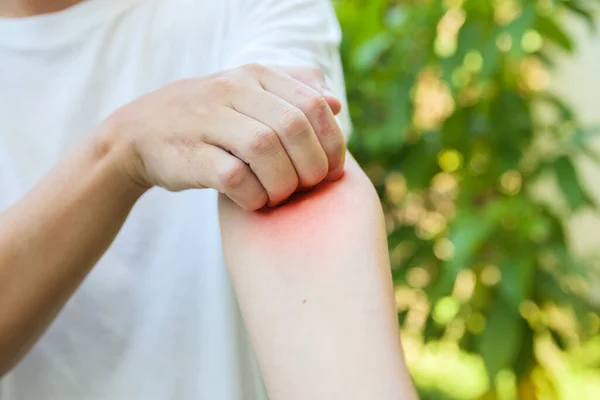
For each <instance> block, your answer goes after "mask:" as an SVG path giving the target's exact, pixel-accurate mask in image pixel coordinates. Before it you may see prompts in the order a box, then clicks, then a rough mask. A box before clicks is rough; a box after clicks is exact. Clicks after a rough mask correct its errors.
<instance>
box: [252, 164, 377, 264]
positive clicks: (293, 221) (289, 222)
mask: <svg viewBox="0 0 600 400" xmlns="http://www.w3.org/2000/svg"><path fill="white" fill-rule="evenodd" d="M365 179H366V177H365V176H364V174H362V171H360V170H358V171H357V170H352V169H350V170H348V169H347V170H346V172H345V174H344V175H343V176H342V178H340V179H339V180H337V181H333V182H322V183H321V184H319V185H318V186H317V187H315V188H314V189H313V190H311V191H309V192H306V193H296V194H294V195H293V196H292V197H291V198H290V199H289V200H288V201H287V202H285V203H284V204H281V205H279V206H277V207H274V208H265V209H262V210H260V211H256V212H254V213H251V214H252V215H249V216H248V220H247V223H248V224H247V225H246V227H245V229H247V231H246V232H245V237H246V238H247V240H250V241H254V240H258V241H260V242H262V243H264V245H265V246H285V247H288V248H290V247H292V248H295V249H297V250H298V251H302V252H305V253H306V252H311V251H315V252H319V251H320V250H321V249H323V250H326V249H328V248H330V246H336V247H339V246H341V245H342V243H340V242H341V241H346V240H347V236H348V235H349V234H351V232H349V230H351V229H356V228H353V227H355V226H356V224H355V223H353V222H354V221H352V220H351V219H352V218H353V216H354V217H355V216H356V213H357V212H358V213H360V212H361V210H365V209H369V208H368V206H367V204H365V202H366V201H369V200H372V193H368V192H367V193H365V191H366V190H372V187H371V186H370V183H368V184H367V186H366V187H365V182H361V180H365ZM289 250H290V254H293V253H295V250H294V249H289ZM315 255H317V254H315Z"/></svg>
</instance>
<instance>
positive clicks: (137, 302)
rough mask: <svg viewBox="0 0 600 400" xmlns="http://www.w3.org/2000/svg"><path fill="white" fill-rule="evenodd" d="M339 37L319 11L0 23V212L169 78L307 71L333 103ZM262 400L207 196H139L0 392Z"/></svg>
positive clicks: (123, 3) (93, 0)
mask: <svg viewBox="0 0 600 400" xmlns="http://www.w3.org/2000/svg"><path fill="white" fill-rule="evenodd" d="M339 36H340V34H339V28H338V26H337V22H336V20H335V15H334V13H333V11H332V7H331V5H330V4H329V3H328V1H327V0H87V1H84V2H82V3H80V4H78V5H76V6H74V7H71V8H69V9H67V10H64V11H61V12H58V13H53V14H46V15H41V16H35V17H29V18H21V19H6V18H5V19H2V18H0V211H1V210H4V209H6V208H7V207H8V206H9V205H11V204H12V203H14V202H15V201H18V199H19V198H20V197H21V196H22V195H23V194H24V193H25V192H26V191H27V190H28V189H29V188H31V186H32V185H33V184H34V183H35V182H36V181H37V180H39V179H40V178H41V177H42V176H43V175H44V174H45V173H46V172H47V171H48V169H49V168H50V167H51V166H52V165H53V164H55V163H56V162H57V160H58V159H59V158H60V157H61V155H62V154H64V153H65V151H66V150H67V149H68V148H69V147H71V146H72V145H73V144H74V143H75V142H76V141H78V140H79V138H80V137H81V136H82V135H84V134H85V133H86V132H88V131H89V130H90V129H92V128H93V127H94V126H96V125H97V124H98V123H99V122H100V121H101V120H102V119H104V118H105V117H106V116H107V115H109V114H110V113H111V112H112V111H114V110H115V109H116V108H118V107H119V106H121V105H123V104H126V103H128V102H130V101H132V100H133V99H135V98H137V97H139V96H140V95H141V94H143V93H145V92H148V91H150V90H154V89H157V88H159V87H161V86H163V85H165V84H166V83H169V82H171V81H173V80H176V79H179V78H186V77H193V76H201V75H206V74H209V73H213V72H216V71H218V70H222V69H227V68H230V67H234V66H238V65H242V64H244V63H249V62H259V63H265V64H286V65H311V66H320V67H322V68H323V69H324V70H325V71H326V72H327V74H328V77H329V81H330V85H332V87H333V89H334V91H337V93H338V94H340V95H343V83H342V73H341V68H340V65H339V59H338V55H337V45H338V41H339V39H340V37H339ZM341 121H342V123H346V121H347V119H344V118H343V119H342V120H341ZM345 130H346V131H347V125H346V127H345ZM90 229H93V227H90ZM262 398H264V394H263V390H262V385H261V381H260V376H259V374H258V372H257V370H256V368H255V363H254V359H253V356H252V354H251V349H250V347H249V345H248V343H247V341H246V336H245V333H244V331H243V327H242V324H241V320H240V318H239V313H238V311H237V304H236V300H235V298H234V297H233V294H232V291H231V289H230V286H229V281H228V277H227V274H226V271H225V269H224V265H223V259H222V250H221V244H220V237H219V226H218V218H217V206H216V193H215V192H214V191H211V190H203V191H187V192H182V193H177V194H173V193H168V192H166V191H164V190H161V189H153V190H151V191H150V192H149V193H147V194H146V195H145V196H144V197H143V198H142V199H141V200H140V201H139V202H138V204H137V205H136V206H135V208H134V210H133V212H132V213H131V215H130V217H129V219H128V220H127V222H126V224H125V226H124V228H123V229H122V231H121V232H120V233H119V235H118V237H117V239H116V241H115V242H114V244H113V245H112V246H111V248H110V249H109V251H108V252H107V253H106V254H105V256H104V257H103V258H102V259H101V261H100V262H99V263H98V265H97V266H96V267H95V268H94V269H93V271H92V272H91V274H90V275H89V276H88V278H87V279H86V280H85V282H84V283H83V285H82V286H81V287H80V288H79V290H78V291H77V292H76V293H75V295H74V296H73V297H72V298H71V300H70V301H69V302H68V304H67V305H66V307H65V308H64V310H63V311H62V312H61V313H60V315H59V316H58V318H57V319H56V320H55V321H54V322H53V324H52V325H51V326H50V328H49V329H48V331H47V332H46V333H45V334H44V335H43V337H42V338H41V340H40V341H39V342H38V343H37V344H36V345H35V346H34V348H33V349H32V350H31V352H30V353H29V354H28V355H27V356H26V358H25V359H24V360H23V361H22V362H21V363H20V364H19V365H18V366H17V367H16V368H15V369H14V370H13V371H12V372H11V373H10V374H8V375H7V376H6V377H5V378H4V379H3V380H2V381H0V400H82V399H83V400H87V399H90V400H98V399H109V400H137V399H140V400H141V399H144V400H148V399H150V400H152V399H161V400H167V399H177V400H187V399H207V400H208V399H210V400H238V399H240V400H241V399H244V400H255V399H262Z"/></svg>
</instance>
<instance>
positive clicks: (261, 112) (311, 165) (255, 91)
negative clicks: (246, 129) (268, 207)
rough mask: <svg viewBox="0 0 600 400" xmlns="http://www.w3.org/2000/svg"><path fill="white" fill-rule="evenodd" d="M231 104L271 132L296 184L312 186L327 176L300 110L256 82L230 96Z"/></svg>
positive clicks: (321, 154) (322, 157)
mask: <svg viewBox="0 0 600 400" xmlns="http://www.w3.org/2000/svg"><path fill="white" fill-rule="evenodd" d="M232 106H233V108H234V109H235V110H236V111H238V112H239V113H241V114H244V115H245V116H247V117H249V118H251V119H253V120H257V121H260V122H261V123H262V125H264V126H266V127H269V128H270V130H271V132H274V133H275V135H276V137H278V138H279V141H280V143H281V145H282V150H284V151H285V153H287V156H288V157H289V159H290V160H291V163H292V165H293V167H294V169H295V171H296V174H297V178H298V180H297V182H296V185H297V187H300V188H309V187H313V186H315V185H317V184H318V183H319V182H321V181H322V180H323V179H324V178H325V177H326V176H327V173H328V160H327V155H326V153H325V151H324V150H323V148H322V145H321V144H320V143H319V140H318V138H317V135H316V134H315V132H314V129H313V127H312V125H311V123H310V121H309V119H308V118H307V116H306V115H305V114H304V112H302V110H300V109H298V108H297V107H295V106H294V105H292V104H290V103H288V102H287V101H285V100H284V99H282V98H280V97H278V96H276V95H275V94H273V93H270V92H268V91H266V90H264V89H262V88H261V87H260V86H258V85H256V86H254V87H249V88H247V89H246V90H242V91H240V92H239V93H238V95H237V96H235V97H233V101H232ZM325 106H326V107H327V105H325ZM254 129H256V128H254ZM251 139H252V138H251ZM254 140H256V139H254ZM247 145H248V144H246V146H247ZM250 165H252V161H250ZM258 176H259V178H260V176H261V175H260V174H258ZM265 188H266V189H267V191H269V188H268V187H267V186H265ZM294 189H295V188H294ZM270 196H271V192H269V197H270ZM270 198H271V197H270Z"/></svg>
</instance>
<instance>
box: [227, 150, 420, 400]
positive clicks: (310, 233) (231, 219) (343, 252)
mask: <svg viewBox="0 0 600 400" xmlns="http://www.w3.org/2000/svg"><path fill="white" fill-rule="evenodd" d="M220 218H221V226H222V234H223V243H224V249H225V256H226V259H227V263H228V266H229V269H230V273H231V276H232V280H233V283H234V287H235V290H236V292H237V295H238V298H239V301H240V306H241V308H242V313H243V316H244V319H245V323H246V325H247V327H248V330H249V333H250V337H251V341H252V344H253V346H254V349H255V352H256V354H257V358H258V362H259V366H260V368H261V371H262V374H263V377H264V379H265V383H266V386H267V390H268V393H269V398H270V399H271V400H306V399H311V400H320V399H323V400H325V399H348V400H352V399H357V400H358V399H361V400H363V399H378V400H387V399H390V400H392V399H394V400H397V399H415V398H416V394H415V393H414V389H413V386H412V383H411V381H410V378H409V376H408V373H407V370H406V368H405V365H404V361H403V355H402V350H401V346H400V339H399V334H398V326H397V319H396V312H395V305H394V302H393V293H392V286H391V278H390V273H389V260H388V255H387V246H386V238H385V230H384V223H383V218H382V212H381V207H380V204H379V200H378V199H377V195H376V193H375V191H374V189H373V187H372V186H371V183H370V182H369V180H368V178H367V177H366V176H365V175H364V173H363V172H362V171H361V169H360V167H359V166H358V165H357V164H356V162H355V161H354V160H349V161H348V162H347V169H346V174H345V175H344V177H343V178H342V179H341V180H340V181H337V182H333V183H325V184H322V186H320V187H319V188H318V189H317V190H315V191H314V192H311V193H308V194H305V195H301V196H299V197H298V198H296V199H295V200H293V201H292V202H290V203H288V204H285V205H283V206H281V207H279V208H276V209H273V210H270V211H268V212H255V213H249V212H246V211H243V210H242V209H240V208H239V207H237V206H236V205H234V203H232V202H231V201H230V200H228V199H226V198H224V197H223V198H221V202H220Z"/></svg>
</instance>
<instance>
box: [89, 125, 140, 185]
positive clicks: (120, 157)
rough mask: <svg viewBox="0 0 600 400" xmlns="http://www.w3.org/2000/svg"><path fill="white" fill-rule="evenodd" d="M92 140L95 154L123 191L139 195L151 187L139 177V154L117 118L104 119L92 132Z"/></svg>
mask: <svg viewBox="0 0 600 400" xmlns="http://www.w3.org/2000/svg"><path fill="white" fill-rule="evenodd" d="M92 141H93V148H94V153H95V156H96V157H97V158H98V160H99V161H100V162H101V163H103V165H104V167H105V170H106V171H107V173H108V174H109V175H111V178H112V179H113V180H114V182H115V183H116V184H117V185H118V186H119V187H121V188H122V190H123V191H124V192H126V193H130V194H134V195H135V194H138V196H141V195H142V194H143V193H144V192H145V191H147V190H148V189H149V188H150V187H151V185H148V184H146V182H145V181H144V180H143V179H141V177H140V173H139V171H140V166H139V164H140V163H141V162H140V159H139V156H138V155H137V153H136V151H135V149H134V148H133V145H132V141H131V140H130V139H128V135H127V134H126V132H125V129H124V124H123V123H122V122H119V120H118V118H113V117H110V118H108V119H107V120H105V121H104V122H103V123H102V124H101V125H100V126H99V127H98V129H97V130H96V131H95V132H94V133H93V134H92Z"/></svg>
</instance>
